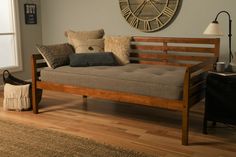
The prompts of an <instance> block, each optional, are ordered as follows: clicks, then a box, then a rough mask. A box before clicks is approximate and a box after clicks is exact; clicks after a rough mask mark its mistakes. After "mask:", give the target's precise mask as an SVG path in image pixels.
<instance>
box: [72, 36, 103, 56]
mask: <svg viewBox="0 0 236 157" xmlns="http://www.w3.org/2000/svg"><path fill="white" fill-rule="evenodd" d="M72 42H73V45H74V48H75V53H93V52H94V53H95V52H104V39H87V40H78V39H73V40H72Z"/></svg>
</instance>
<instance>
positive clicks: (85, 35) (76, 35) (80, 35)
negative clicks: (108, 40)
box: [65, 29, 104, 45]
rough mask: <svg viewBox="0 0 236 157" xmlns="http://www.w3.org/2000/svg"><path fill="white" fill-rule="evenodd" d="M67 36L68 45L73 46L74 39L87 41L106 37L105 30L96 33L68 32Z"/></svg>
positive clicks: (95, 31)
mask: <svg viewBox="0 0 236 157" xmlns="http://www.w3.org/2000/svg"><path fill="white" fill-rule="evenodd" d="M65 36H66V37H67V38H68V43H69V44H71V45H74V44H73V41H72V40H73V39H77V40H86V39H100V38H103V36H104V30H103V29H98V30H94V31H78V32H75V31H72V30H69V31H66V32H65Z"/></svg>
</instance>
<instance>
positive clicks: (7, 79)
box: [2, 70, 43, 104]
mask: <svg viewBox="0 0 236 157" xmlns="http://www.w3.org/2000/svg"><path fill="white" fill-rule="evenodd" d="M2 76H3V83H4V84H6V83H8V84H11V85H26V84H30V91H29V94H30V95H29V96H30V102H31V104H32V83H31V82H28V81H24V80H21V79H19V78H17V77H15V76H13V75H12V74H11V73H10V72H9V71H8V70H4V71H3V75H2ZM42 94H43V90H42V89H37V91H36V96H37V97H36V101H37V104H38V103H39V102H40V101H41V98H42Z"/></svg>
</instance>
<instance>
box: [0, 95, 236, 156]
mask: <svg viewBox="0 0 236 157" xmlns="http://www.w3.org/2000/svg"><path fill="white" fill-rule="evenodd" d="M2 100H3V93H2V92H0V104H1V105H0V106H2ZM39 112H40V113H39V114H38V115H35V114H33V113H32V111H24V112H15V111H6V112H5V111H3V110H2V107H1V108H0V118H1V119H10V120H12V121H15V122H18V123H24V124H27V125H32V126H35V127H39V128H47V129H52V130H57V131H60V132H65V133H69V134H73V135H76V136H80V137H86V138H90V139H94V140H96V141H98V142H101V143H107V144H111V145H114V146H120V147H125V148H128V149H133V150H137V151H141V152H146V153H148V154H155V155H157V156H162V157H172V156H173V157H180V156H191V157H235V156H236V127H234V128H232V127H229V126H226V125H225V124H218V123H217V127H216V128H213V127H212V128H209V134H208V135H204V134H202V120H203V118H202V117H203V114H202V113H203V104H198V105H196V106H195V107H194V108H193V109H192V110H191V114H190V136H189V138H190V139H189V142H190V145H189V146H182V145H181V140H180V137H181V129H180V127H181V114H180V113H179V112H173V111H167V110H161V109H155V108H148V107H143V106H135V105H133V104H132V105H129V104H122V103H117V102H111V101H105V100H98V99H92V98H88V106H87V110H85V109H84V108H83V105H82V97H81V96H76V95H69V94H65V93H56V92H50V91H44V94H43V99H42V101H41V103H40V106H39Z"/></svg>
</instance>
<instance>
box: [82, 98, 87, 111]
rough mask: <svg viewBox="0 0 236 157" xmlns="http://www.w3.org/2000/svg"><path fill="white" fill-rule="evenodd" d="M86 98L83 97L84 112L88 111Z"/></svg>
mask: <svg viewBox="0 0 236 157" xmlns="http://www.w3.org/2000/svg"><path fill="white" fill-rule="evenodd" d="M87 98H88V97H87V96H86V95H83V109H84V110H87V109H88V106H87V103H88V100H87Z"/></svg>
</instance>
